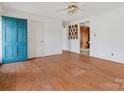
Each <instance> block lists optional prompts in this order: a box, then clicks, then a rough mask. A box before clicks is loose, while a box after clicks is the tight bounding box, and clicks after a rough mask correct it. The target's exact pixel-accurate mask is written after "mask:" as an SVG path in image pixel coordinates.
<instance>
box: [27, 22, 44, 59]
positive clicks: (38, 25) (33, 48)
mask: <svg viewBox="0 0 124 93" xmlns="http://www.w3.org/2000/svg"><path fill="white" fill-rule="evenodd" d="M29 23H30V25H29V54H30V55H29V57H30V58H34V57H42V56H44V23H42V22H38V21H30V22H29Z"/></svg>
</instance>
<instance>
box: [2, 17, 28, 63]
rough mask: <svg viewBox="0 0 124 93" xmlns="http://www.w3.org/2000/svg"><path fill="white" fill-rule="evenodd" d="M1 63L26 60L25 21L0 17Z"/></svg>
mask: <svg viewBox="0 0 124 93" xmlns="http://www.w3.org/2000/svg"><path fill="white" fill-rule="evenodd" d="M2 36H3V37H2V39H3V43H2V47H3V51H2V52H3V58H2V62H3V63H8V62H15V61H22V60H26V59H27V20H25V19H18V18H12V17H4V16H3V17H2Z"/></svg>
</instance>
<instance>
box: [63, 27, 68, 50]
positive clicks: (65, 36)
mask: <svg viewBox="0 0 124 93" xmlns="http://www.w3.org/2000/svg"><path fill="white" fill-rule="evenodd" d="M62 35H63V36H62V39H63V40H62V49H63V50H68V49H69V40H68V26H65V28H63V34H62Z"/></svg>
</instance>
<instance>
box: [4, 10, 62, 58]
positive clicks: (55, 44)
mask: <svg viewBox="0 0 124 93" xmlns="http://www.w3.org/2000/svg"><path fill="white" fill-rule="evenodd" d="M3 15H4V16H11V17H17V18H24V19H28V21H31V20H34V21H41V22H43V23H44V24H43V25H44V43H45V45H44V56H48V55H56V54H61V53H62V24H61V22H62V21H61V20H58V19H52V18H48V17H42V16H38V15H34V14H30V13H26V12H18V11H15V10H4V11H3ZM29 25H30V23H29V24H28V31H29ZM29 35H30V34H29ZM28 42H29V41H28ZM28 46H29V47H30V46H31V45H29V44H28ZM32 46H33V45H32ZM29 53H30V52H29ZM28 55H31V54H28Z"/></svg>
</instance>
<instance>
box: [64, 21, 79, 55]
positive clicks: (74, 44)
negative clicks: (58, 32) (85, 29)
mask: <svg viewBox="0 0 124 93" xmlns="http://www.w3.org/2000/svg"><path fill="white" fill-rule="evenodd" d="M68 25H73V23H70V24H68ZM66 31H67V32H66V33H65V34H66V35H67V36H68V27H66ZM64 40H65V41H64V42H66V43H64V44H65V45H64V46H65V48H66V50H68V51H71V52H74V53H80V25H79V24H78V39H68V37H66V39H64Z"/></svg>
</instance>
